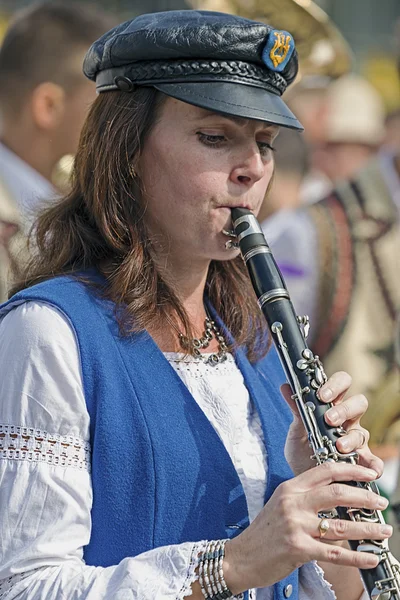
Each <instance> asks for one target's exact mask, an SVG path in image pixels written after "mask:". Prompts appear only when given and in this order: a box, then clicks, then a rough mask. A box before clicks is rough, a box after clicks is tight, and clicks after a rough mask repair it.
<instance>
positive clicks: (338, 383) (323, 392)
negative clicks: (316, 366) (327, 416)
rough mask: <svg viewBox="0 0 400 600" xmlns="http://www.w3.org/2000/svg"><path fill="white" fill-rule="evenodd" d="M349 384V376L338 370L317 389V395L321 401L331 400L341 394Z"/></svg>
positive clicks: (346, 389)
mask: <svg viewBox="0 0 400 600" xmlns="http://www.w3.org/2000/svg"><path fill="white" fill-rule="evenodd" d="M350 386H351V377H350V375H349V374H348V373H346V372H345V371H338V372H337V373H334V374H333V375H332V377H329V379H328V381H327V382H326V383H324V385H323V386H322V387H321V388H320V389H319V391H318V396H319V397H320V399H321V400H322V402H333V401H334V400H335V399H338V398H339V397H341V396H343V395H344V394H345V393H346V392H347V391H348V389H349V387H350Z"/></svg>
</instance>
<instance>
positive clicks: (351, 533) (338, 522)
mask: <svg viewBox="0 0 400 600" xmlns="http://www.w3.org/2000/svg"><path fill="white" fill-rule="evenodd" d="M325 520H326V521H327V523H328V524H329V529H328V530H327V532H326V533H325V534H324V535H323V536H322V538H321V533H320V530H319V525H320V523H321V519H319V518H318V517H315V518H313V519H312V523H310V526H311V535H312V536H313V537H315V538H321V539H323V540H324V541H328V540H331V541H337V540H385V539H387V538H389V537H390V536H391V535H392V533H393V527H391V525H386V524H385V525H381V524H380V523H370V522H355V521H350V520H349V521H346V520H345V519H325Z"/></svg>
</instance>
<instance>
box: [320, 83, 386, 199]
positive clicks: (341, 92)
mask: <svg viewBox="0 0 400 600" xmlns="http://www.w3.org/2000/svg"><path fill="white" fill-rule="evenodd" d="M321 127H322V136H321V140H320V143H319V144H316V147H315V150H314V153H313V165H314V167H315V168H316V169H317V170H320V171H321V172H322V173H323V174H324V175H325V176H326V177H328V179H330V181H331V182H332V184H333V185H334V184H336V183H338V182H339V181H342V180H343V179H350V178H351V177H353V176H354V175H355V174H356V173H357V172H358V171H359V170H360V169H361V168H362V167H363V166H364V165H365V164H366V163H367V162H368V161H370V160H371V159H372V158H373V157H374V156H375V155H376V154H377V152H378V150H379V148H380V146H381V144H382V142H383V140H384V136H385V108H384V103H383V100H382V98H381V97H380V95H379V93H378V92H377V91H376V90H375V88H374V87H373V86H372V85H371V84H370V83H369V82H368V81H367V80H366V79H364V78H363V77H361V76H359V75H356V74H354V73H352V74H349V75H343V76H342V77H339V78H338V79H337V80H335V81H332V82H331V83H330V84H329V85H328V86H327V89H326V95H325V116H324V118H323V119H322V125H321ZM319 199H321V198H319Z"/></svg>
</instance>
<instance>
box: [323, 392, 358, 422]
mask: <svg viewBox="0 0 400 600" xmlns="http://www.w3.org/2000/svg"><path fill="white" fill-rule="evenodd" d="M367 408H368V400H367V399H366V397H365V396H364V395H363V394H358V395H357V396H351V397H350V398H346V400H343V402H341V403H340V404H335V405H334V406H333V407H332V408H330V409H329V410H327V411H326V413H325V421H326V422H327V423H328V424H329V425H336V426H339V425H343V423H346V421H352V422H355V421H358V420H360V419H361V417H362V416H363V415H364V413H365V411H366V410H367Z"/></svg>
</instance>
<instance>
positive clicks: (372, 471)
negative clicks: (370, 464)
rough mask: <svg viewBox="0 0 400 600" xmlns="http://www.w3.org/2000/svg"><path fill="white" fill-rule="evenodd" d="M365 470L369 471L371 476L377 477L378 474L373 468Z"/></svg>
mask: <svg viewBox="0 0 400 600" xmlns="http://www.w3.org/2000/svg"><path fill="white" fill-rule="evenodd" d="M367 471H368V472H369V473H370V475H371V477H373V478H374V479H378V477H379V475H378V473H377V472H376V471H374V469H367Z"/></svg>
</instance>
